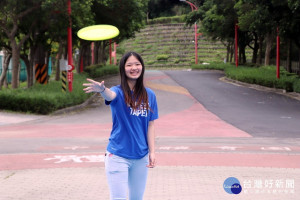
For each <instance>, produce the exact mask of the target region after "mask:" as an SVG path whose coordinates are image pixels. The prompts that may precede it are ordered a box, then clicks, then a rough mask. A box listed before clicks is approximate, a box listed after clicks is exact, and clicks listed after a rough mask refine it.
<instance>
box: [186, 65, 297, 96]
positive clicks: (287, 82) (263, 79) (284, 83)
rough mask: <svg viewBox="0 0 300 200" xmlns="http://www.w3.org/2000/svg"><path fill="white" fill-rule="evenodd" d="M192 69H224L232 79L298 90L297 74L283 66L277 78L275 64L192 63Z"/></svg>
mask: <svg viewBox="0 0 300 200" xmlns="http://www.w3.org/2000/svg"><path fill="white" fill-rule="evenodd" d="M192 69H216V70H224V71H225V74H226V76H227V77H228V78H231V79H234V80H238V81H242V82H246V83H250V84H257V85H262V86H266V87H271V88H278V89H285V90H286V91H287V92H300V78H299V76H298V75H296V74H293V73H288V72H287V71H286V70H285V69H284V68H280V78H279V79H278V78H277V77H276V67H275V66H262V67H247V66H238V67H235V66H234V65H232V64H229V63H226V64H225V63H210V64H209V65H203V64H200V65H192Z"/></svg>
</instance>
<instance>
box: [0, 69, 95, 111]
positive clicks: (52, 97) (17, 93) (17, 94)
mask: <svg viewBox="0 0 300 200" xmlns="http://www.w3.org/2000/svg"><path fill="white" fill-rule="evenodd" d="M85 80H86V75H84V74H74V81H73V91H72V92H62V84H61V81H50V82H49V83H48V84H47V85H41V84H38V83H36V84H35V85H34V86H33V87H31V88H29V89H21V88H19V89H14V90H4V91H0V102H1V104H0V109H4V110H12V111H18V112H29V113H37V114H49V113H51V112H53V111H55V110H57V109H60V108H64V107H68V106H71V105H77V104H80V103H82V102H84V101H85V100H86V99H87V98H88V97H89V96H90V94H86V93H84V92H83V91H82V89H83V86H82V84H83V83H84V82H85Z"/></svg>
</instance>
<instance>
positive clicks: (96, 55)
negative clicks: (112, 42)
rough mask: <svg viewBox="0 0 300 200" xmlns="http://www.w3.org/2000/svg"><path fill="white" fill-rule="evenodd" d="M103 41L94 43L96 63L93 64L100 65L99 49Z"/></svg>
mask: <svg viewBox="0 0 300 200" xmlns="http://www.w3.org/2000/svg"><path fill="white" fill-rule="evenodd" d="M100 43H101V41H98V42H94V55H93V56H94V63H92V64H99V57H98V55H99V48H100Z"/></svg>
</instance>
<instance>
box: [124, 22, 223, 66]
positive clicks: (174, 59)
mask: <svg viewBox="0 0 300 200" xmlns="http://www.w3.org/2000/svg"><path fill="white" fill-rule="evenodd" d="M194 34H195V32H194V26H192V27H186V26H185V24H184V23H180V24H154V25H148V26H146V27H145V28H144V29H142V30H140V32H137V33H136V35H135V38H133V39H129V40H126V41H123V42H122V43H120V45H119V48H122V49H123V50H124V51H125V52H127V51H135V52H137V53H139V54H141V55H142V57H143V59H144V62H145V64H146V66H147V67H170V68H171V67H189V66H190V65H191V64H194V63H195V43H194ZM161 57H163V58H161ZM225 57H226V47H225V46H224V45H223V44H222V43H221V42H215V41H211V40H209V39H207V38H206V37H205V36H199V37H198V63H202V62H212V61H219V62H221V61H223V60H224V58H225Z"/></svg>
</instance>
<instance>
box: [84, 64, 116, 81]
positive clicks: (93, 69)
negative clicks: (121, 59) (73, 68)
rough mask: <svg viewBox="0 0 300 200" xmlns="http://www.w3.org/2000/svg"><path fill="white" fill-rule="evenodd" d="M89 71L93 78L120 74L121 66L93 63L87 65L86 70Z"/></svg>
mask: <svg viewBox="0 0 300 200" xmlns="http://www.w3.org/2000/svg"><path fill="white" fill-rule="evenodd" d="M84 71H85V72H87V73H88V76H89V77H91V78H98V77H101V76H106V75H112V74H118V73H119V67H118V66H116V65H105V66H103V65H91V66H89V67H86V69H85V70H84Z"/></svg>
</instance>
